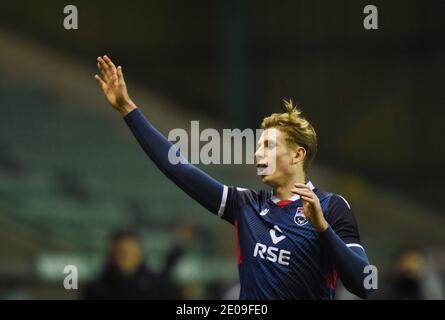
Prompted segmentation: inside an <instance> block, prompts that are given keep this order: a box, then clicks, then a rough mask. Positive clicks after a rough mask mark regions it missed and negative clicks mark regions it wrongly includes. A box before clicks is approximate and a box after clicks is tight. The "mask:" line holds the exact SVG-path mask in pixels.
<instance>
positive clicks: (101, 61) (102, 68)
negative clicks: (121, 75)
mask: <svg viewBox="0 0 445 320" xmlns="http://www.w3.org/2000/svg"><path fill="white" fill-rule="evenodd" d="M97 62H98V68H99V69H100V72H101V74H102V77H103V78H104V80H105V81H106V82H108V81H109V80H110V77H111V75H110V72H109V69H110V68H109V66H108V65H107V63H106V62H105V60H104V59H102V57H98V58H97Z"/></svg>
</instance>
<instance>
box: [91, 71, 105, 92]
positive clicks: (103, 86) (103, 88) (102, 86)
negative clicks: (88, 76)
mask: <svg viewBox="0 0 445 320" xmlns="http://www.w3.org/2000/svg"><path fill="white" fill-rule="evenodd" d="M94 79H96V81H97V83H98V84H99V86H100V88H101V89H102V90H105V88H106V87H107V84H106V83H105V81H103V80H102V78H101V77H99V76H98V75H97V74H96V75H94Z"/></svg>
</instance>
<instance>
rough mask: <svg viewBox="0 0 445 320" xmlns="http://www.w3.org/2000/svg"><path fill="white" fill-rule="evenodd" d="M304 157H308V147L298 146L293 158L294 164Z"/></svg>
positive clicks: (301, 160)
mask: <svg viewBox="0 0 445 320" xmlns="http://www.w3.org/2000/svg"><path fill="white" fill-rule="evenodd" d="M304 158H306V149H305V148H303V147H301V146H298V147H297V149H295V152H294V157H293V159H292V164H297V163H299V162H303V161H304Z"/></svg>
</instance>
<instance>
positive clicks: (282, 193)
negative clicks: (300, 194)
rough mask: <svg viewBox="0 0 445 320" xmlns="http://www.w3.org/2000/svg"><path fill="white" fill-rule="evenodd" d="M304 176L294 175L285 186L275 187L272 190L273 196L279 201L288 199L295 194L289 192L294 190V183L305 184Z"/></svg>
mask: <svg viewBox="0 0 445 320" xmlns="http://www.w3.org/2000/svg"><path fill="white" fill-rule="evenodd" d="M305 180H306V179H305V177H304V174H300V175H296V176H294V177H293V178H292V179H289V180H288V182H287V183H286V184H283V185H281V186H277V187H275V188H274V189H273V194H274V196H276V197H277V198H278V199H280V200H287V199H290V198H291V197H292V196H294V195H295V193H292V192H291V190H292V189H293V188H294V185H295V184H296V183H306V181H305Z"/></svg>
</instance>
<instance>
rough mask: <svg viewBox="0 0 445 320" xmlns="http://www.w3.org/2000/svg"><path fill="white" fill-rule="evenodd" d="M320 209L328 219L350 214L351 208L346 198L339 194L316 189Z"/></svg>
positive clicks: (344, 216)
mask: <svg viewBox="0 0 445 320" xmlns="http://www.w3.org/2000/svg"><path fill="white" fill-rule="evenodd" d="M315 193H316V194H317V196H318V198H319V200H320V204H321V207H322V210H323V212H324V214H325V215H326V217H328V218H329V219H337V218H347V217H349V216H352V215H353V213H352V208H351V204H350V202H349V201H348V200H347V198H346V197H345V196H343V195H341V194H338V193H334V192H327V191H320V190H316V191H315Z"/></svg>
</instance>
